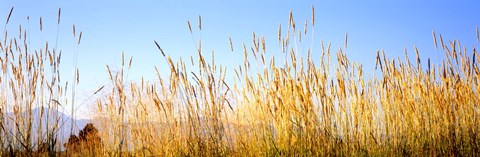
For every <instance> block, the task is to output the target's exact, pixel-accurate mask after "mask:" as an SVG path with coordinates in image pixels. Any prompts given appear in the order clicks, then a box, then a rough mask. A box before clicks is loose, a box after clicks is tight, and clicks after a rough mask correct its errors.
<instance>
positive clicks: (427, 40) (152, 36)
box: [0, 0, 480, 97]
mask: <svg viewBox="0 0 480 157" xmlns="http://www.w3.org/2000/svg"><path fill="white" fill-rule="evenodd" d="M479 4H480V2H477V1H446V0H438V1H432V0H428V1H427V0H425V1H415V0H402V1H379V0H375V1H353V0H351V1H348V0H344V1H274V0H263V1H254V0H247V1H193V0H184V1H153V0H152V1H140V2H139V1H124V0H120V1H118V0H116V1H112V0H105V1H94V0H85V1H24V0H20V1H5V0H4V1H1V2H0V19H2V20H4V19H6V16H7V15H8V12H9V10H10V8H11V7H12V6H14V7H15V9H14V12H13V14H12V17H11V21H10V23H9V25H8V26H7V30H9V31H11V32H17V30H18V25H19V24H21V25H22V26H24V27H26V26H27V21H26V17H27V16H30V20H31V21H30V26H29V27H30V31H29V32H30V33H31V42H32V46H33V47H35V46H34V45H35V44H39V43H43V42H44V41H45V40H48V41H49V42H50V43H53V42H54V41H55V38H56V30H57V25H56V21H57V12H58V8H59V7H60V8H61V9H62V17H61V20H62V21H61V25H60V29H59V32H60V35H59V43H58V48H61V49H62V50H63V54H62V58H63V61H62V64H63V65H62V69H63V71H66V72H65V73H64V76H62V77H63V78H64V79H70V78H71V71H72V64H71V62H72V60H73V56H72V54H73V52H74V45H75V44H74V43H75V42H76V39H74V38H73V37H72V25H73V24H75V26H76V29H77V33H78V32H79V31H83V36H82V42H81V44H80V45H79V47H78V54H79V55H78V66H79V69H80V79H81V80H80V84H79V92H80V93H83V95H89V94H91V93H92V92H93V91H95V90H96V89H97V88H98V87H100V86H102V85H105V84H108V83H109V81H108V73H107V72H106V68H105V65H106V64H109V65H110V66H111V67H113V69H116V68H117V69H118V68H120V64H121V53H122V52H125V55H126V56H127V57H129V56H133V58H134V62H133V67H132V69H131V71H130V74H129V79H133V80H138V79H140V78H141V77H142V76H143V77H145V78H146V79H154V78H155V73H154V65H157V66H159V68H160V69H161V70H162V72H164V74H165V76H167V75H168V71H167V70H168V67H167V65H166V64H165V62H164V59H163V58H162V56H161V54H160V53H159V51H158V49H157V48H156V47H155V44H154V43H153V40H156V41H157V42H159V44H160V45H161V46H162V48H163V49H164V50H165V52H166V53H167V54H169V55H171V56H172V57H173V58H174V59H178V58H180V57H182V58H183V59H184V60H186V59H188V58H189V56H191V55H195V54H196V48H195V42H194V41H195V40H196V41H198V40H199V38H200V37H201V39H202V42H203V48H204V52H210V51H211V50H212V49H214V50H215V54H216V55H215V57H216V60H217V63H219V64H223V65H227V66H228V65H237V64H240V63H241V62H242V61H243V59H242V58H241V55H236V54H241V53H242V51H241V43H242V42H245V43H246V45H250V43H251V34H252V31H255V33H256V34H257V36H265V39H266V41H267V53H268V54H270V55H274V56H277V55H279V56H283V54H282V53H281V52H280V51H278V49H279V44H278V43H277V29H278V25H279V24H281V25H282V28H286V26H287V23H288V16H289V12H290V11H292V12H293V15H294V18H295V20H296V21H297V23H298V24H299V25H300V26H303V22H304V21H305V20H309V21H310V18H311V7H312V5H313V6H314V7H315V28H314V29H315V35H314V39H313V40H314V48H315V49H317V50H319V48H318V47H319V43H320V40H323V41H324V42H326V43H328V42H332V48H335V49H334V50H336V48H337V47H340V46H343V42H344V36H345V33H346V32H348V36H349V39H348V49H347V50H346V51H345V52H346V53H347V56H348V57H349V59H350V60H353V61H357V62H360V63H362V64H363V65H364V67H365V69H366V71H368V70H372V69H373V67H374V63H375V54H376V51H377V50H382V49H383V50H385V53H386V55H387V56H389V57H401V58H403V57H404V56H403V49H404V48H407V51H408V52H410V53H413V46H414V45H416V46H417V47H418V49H419V51H420V53H421V54H420V55H421V57H422V59H426V58H427V57H431V58H432V61H433V63H438V60H437V58H436V57H437V56H440V59H441V57H442V56H443V52H441V51H437V50H435V48H434V46H433V39H432V35H431V33H432V31H435V32H437V33H441V34H442V36H443V39H444V40H446V41H448V40H453V39H458V40H460V41H461V42H462V44H464V46H466V47H467V49H471V47H472V46H476V47H478V46H479V43H478V42H476V39H475V27H476V26H478V25H479V24H480V16H479V15H480V14H479V13H478V6H479ZM199 15H201V17H202V31H201V32H199V31H198V30H194V36H193V38H192V36H191V34H190V32H189V31H188V28H187V25H186V21H187V20H190V22H191V23H192V26H193V27H194V28H196V27H195V26H196V25H197V18H198V16H199ZM40 16H41V17H42V18H43V25H44V30H43V33H39V30H38V23H39V22H38V21H39V20H38V19H39V17H40ZM309 31H310V30H309ZM284 33H285V32H284ZM309 34H310V33H309ZM229 35H230V36H231V37H232V40H233V43H234V49H235V50H236V52H235V53H234V54H232V53H231V52H230V50H229V41H228V37H229ZM309 40H311V39H309ZM308 46H310V45H309V44H307V45H304V46H301V47H300V49H305V48H306V47H308ZM37 48H38V47H37ZM334 52H335V51H334ZM313 53H314V54H319V53H320V52H319V51H316V52H313ZM208 54H209V53H208ZM410 56H412V55H410ZM232 68H233V67H232ZM232 68H229V69H232ZM80 95H82V94H80ZM86 97H88V96H86Z"/></svg>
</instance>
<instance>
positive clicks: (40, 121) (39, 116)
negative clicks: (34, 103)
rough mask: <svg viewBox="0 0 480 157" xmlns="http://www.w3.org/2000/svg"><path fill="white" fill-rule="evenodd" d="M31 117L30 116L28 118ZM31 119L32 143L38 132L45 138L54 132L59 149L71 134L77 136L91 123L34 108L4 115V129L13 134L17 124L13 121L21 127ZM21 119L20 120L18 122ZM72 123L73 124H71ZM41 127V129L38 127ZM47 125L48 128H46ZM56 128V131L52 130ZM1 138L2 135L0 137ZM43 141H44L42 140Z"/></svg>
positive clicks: (60, 113)
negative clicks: (29, 110)
mask: <svg viewBox="0 0 480 157" xmlns="http://www.w3.org/2000/svg"><path fill="white" fill-rule="evenodd" d="M29 115H31V116H29ZM30 117H31V119H32V120H31V122H32V131H31V136H32V142H36V141H37V140H38V137H39V132H40V131H41V132H42V136H43V137H46V136H47V133H51V132H52V131H55V134H56V135H57V141H58V142H57V145H58V146H59V147H60V148H63V143H65V142H66V141H67V140H68V138H69V137H70V135H71V133H73V134H78V132H79V130H81V129H83V128H84V127H85V126H86V125H87V124H88V123H90V122H91V120H89V119H75V120H74V119H73V118H72V117H70V116H68V115H66V114H64V113H63V112H61V111H58V110H54V109H50V110H48V108H45V107H43V108H36V109H33V110H32V111H31V112H28V111H24V112H21V113H19V114H17V115H15V114H14V113H12V112H9V113H7V114H6V115H4V117H3V118H4V120H5V125H4V126H5V127H6V130H8V131H9V132H11V133H13V132H16V130H17V127H16V126H17V124H15V121H16V122H18V123H19V124H18V125H19V126H22V122H23V123H25V125H26V124H27V122H28V121H29V120H27V118H30ZM18 119H21V120H18ZM72 122H73V123H72ZM40 125H41V127H40ZM47 125H48V128H47ZM54 128H56V129H54ZM1 136H3V135H1ZM44 140H45V139H44Z"/></svg>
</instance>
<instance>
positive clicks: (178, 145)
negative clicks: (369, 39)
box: [97, 8, 480, 156]
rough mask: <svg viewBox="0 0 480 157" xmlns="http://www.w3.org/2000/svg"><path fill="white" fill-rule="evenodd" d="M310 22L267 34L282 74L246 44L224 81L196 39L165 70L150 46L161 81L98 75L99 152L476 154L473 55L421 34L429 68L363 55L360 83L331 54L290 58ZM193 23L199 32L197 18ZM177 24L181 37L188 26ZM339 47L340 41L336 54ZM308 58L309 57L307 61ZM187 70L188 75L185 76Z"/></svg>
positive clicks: (356, 66) (342, 58) (324, 49)
mask: <svg viewBox="0 0 480 157" xmlns="http://www.w3.org/2000/svg"><path fill="white" fill-rule="evenodd" d="M312 12H313V8H312ZM312 14H313V13H312ZM313 21H314V17H312V20H311V21H310V22H309V21H306V22H305V26H304V28H303V30H302V29H298V27H297V26H298V25H297V26H296V25H295V23H296V22H295V20H294V19H293V17H292V13H290V18H289V24H288V26H287V29H286V30H283V29H282V27H281V26H280V27H279V33H278V41H279V44H280V45H282V50H281V51H282V52H283V53H284V55H285V58H283V59H284V62H283V63H282V64H278V60H279V59H278V58H275V57H281V56H278V55H273V56H270V57H267V56H268V55H267V51H266V49H265V38H264V37H258V36H255V33H253V35H252V36H253V37H252V43H251V46H249V47H247V46H246V45H245V44H243V55H244V63H243V65H240V66H238V67H235V66H233V67H235V68H234V69H233V70H231V71H227V68H226V67H227V66H229V67H230V66H231V65H219V64H216V63H215V59H214V52H211V57H210V54H209V53H206V52H204V51H203V49H202V44H201V43H202V42H201V39H200V40H199V41H198V43H196V45H197V49H198V50H197V52H198V53H197V56H195V57H191V58H190V59H191V60H190V61H184V60H182V59H180V60H179V61H173V60H172V59H171V58H170V56H169V55H168V52H167V53H165V52H164V51H163V49H162V48H161V46H160V44H159V43H157V42H156V41H155V42H154V43H155V44H156V46H157V47H158V49H159V51H160V53H161V54H162V56H163V57H164V61H160V62H164V63H167V66H169V67H170V74H169V75H165V74H162V73H160V72H159V71H158V70H157V71H156V73H157V75H158V79H157V80H156V81H153V82H148V81H144V80H142V81H141V82H133V81H127V80H125V79H124V78H125V69H124V67H125V63H124V61H122V68H121V70H120V71H118V72H113V71H111V70H110V69H109V68H108V66H107V68H108V72H109V75H110V78H111V82H112V88H111V92H110V94H108V95H107V96H106V98H100V99H99V100H98V104H97V106H98V108H99V110H98V112H99V114H98V115H101V116H100V117H101V118H103V120H104V122H105V124H103V125H100V126H101V128H105V130H104V131H103V137H105V138H106V139H104V140H106V142H107V143H108V144H107V145H108V146H109V147H108V148H106V149H105V151H106V152H107V153H109V154H112V155H115V154H117V155H121V154H123V153H124V152H126V151H128V152H130V153H131V155H167V156H230V155H231V156H290V155H302V156H303V155H305V156H324V155H346V156H357V155H362V156H363V155H368V156H370V155H386V154H396V155H455V156H458V155H462V156H463V155H467V156H471V155H475V154H477V155H478V153H479V152H480V149H479V148H480V147H479V146H480V142H479V140H478V139H479V137H480V134H479V133H478V132H479V129H480V127H479V125H478V120H479V118H480V116H479V106H478V105H479V102H480V100H479V95H478V91H479V90H480V87H479V76H480V74H479V64H478V62H477V61H478V59H480V58H479V57H480V56H479V55H478V54H477V52H476V49H475V48H473V49H471V50H470V49H469V50H468V51H467V49H466V48H464V47H463V45H461V44H460V42H459V41H449V42H448V43H444V42H443V39H442V37H441V35H440V38H437V37H436V34H435V33H433V38H434V43H435V45H436V46H437V39H439V40H440V42H439V44H440V45H441V50H443V51H444V55H445V56H444V59H443V60H442V61H441V62H440V63H437V64H432V63H430V59H428V60H427V62H425V61H423V60H421V59H420V57H419V53H420V52H418V50H417V49H416V48H415V57H414V58H413V60H412V59H411V58H409V56H408V54H407V53H405V59H391V58H387V57H386V56H385V54H384V52H383V51H382V52H380V51H379V52H377V55H376V56H372V57H376V68H375V71H374V72H364V71H363V68H362V65H361V64H360V63H356V62H352V61H350V60H349V59H348V58H347V55H346V54H345V53H344V52H343V50H342V48H339V49H338V50H332V49H331V48H330V47H331V46H330V44H328V45H324V44H323V43H321V49H320V50H317V51H313V50H312V49H311V48H309V49H307V52H301V51H299V50H298V49H297V45H301V44H302V43H304V42H308V41H305V40H306V38H305V36H307V29H308V28H313V24H314V22H313ZM198 23H199V26H198V30H201V24H200V17H199V22H198ZM308 23H309V24H310V25H308V26H307V24H308ZM187 25H188V28H189V31H190V32H191V33H192V37H193V32H194V31H193V30H192V26H191V25H190V21H187ZM310 26H312V27H310ZM195 31H196V30H195ZM285 32H286V35H283V36H282V34H283V33H285ZM312 32H313V31H312ZM312 36H313V34H312ZM347 38H348V34H345V45H344V48H347ZM229 42H230V48H231V50H232V51H233V45H232V40H231V39H230V38H229ZM312 43H313V41H312ZM312 47H313V46H312ZM271 53H275V52H271ZM312 53H316V54H321V55H320V57H319V58H313V57H311V56H312V55H311V54H312ZM207 54H208V55H207ZM277 54H281V52H280V53H277ZM300 54H307V55H300ZM252 56H253V57H252ZM193 58H198V60H196V61H195V60H193ZM280 60H281V59H280ZM275 61H277V62H275ZM425 63H427V64H425ZM130 64H131V60H130V63H129V66H130ZM187 65H188V66H195V67H196V70H193V71H189V70H187V68H186V67H187ZM253 65H256V66H253ZM129 66H128V67H129ZM127 69H128V68H127ZM226 75H229V76H234V77H235V78H234V83H227V82H232V81H230V80H226ZM365 75H368V76H369V77H366V76H365ZM111 135H114V136H111Z"/></svg>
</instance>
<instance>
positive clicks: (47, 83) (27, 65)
mask: <svg viewBox="0 0 480 157" xmlns="http://www.w3.org/2000/svg"><path fill="white" fill-rule="evenodd" d="M13 11H14V8H13V7H12V8H11V10H10V12H9V14H8V17H7V19H6V22H5V25H4V28H5V29H4V31H3V32H2V38H1V39H2V40H1V42H0V55H1V57H0V66H1V68H0V156H31V155H34V154H37V155H42V154H43V155H50V156H51V155H55V154H57V152H60V151H62V147H61V146H62V145H63V142H65V141H61V139H62V138H60V137H61V136H62V134H68V133H67V132H65V130H64V129H62V128H63V127H64V126H65V125H66V123H67V121H66V119H65V117H63V114H60V113H61V112H59V111H63V110H64V109H65V107H64V105H66V104H67V102H68V100H67V99H66V93H67V92H66V91H67V84H68V83H66V84H63V83H62V82H61V80H60V60H61V54H62V51H61V50H58V49H57V43H58V31H57V41H56V42H55V43H54V44H55V45H54V46H52V44H51V43H49V42H48V41H42V40H41V39H34V40H35V41H33V42H37V41H39V42H38V43H36V44H33V45H40V47H39V48H38V49H36V48H35V47H32V46H31V44H30V42H31V40H30V34H29V33H28V32H29V31H30V29H29V28H30V27H29V26H28V27H22V25H19V27H18V32H16V33H15V32H12V33H11V34H14V35H10V34H9V33H10V32H9V30H7V25H9V21H10V18H11V16H12V13H13ZM60 13H61V12H60V9H59V11H58V25H57V27H58V28H57V29H59V26H60ZM35 21H37V20H35ZM27 22H28V24H30V17H27ZM38 22H39V24H40V25H39V31H40V34H42V33H43V21H42V18H41V17H40V19H39V21H38ZM40 42H44V43H43V44H42V43H40ZM74 84H76V83H74Z"/></svg>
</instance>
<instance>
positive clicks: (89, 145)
mask: <svg viewBox="0 0 480 157" xmlns="http://www.w3.org/2000/svg"><path fill="white" fill-rule="evenodd" d="M64 146H65V148H67V152H70V153H89V154H94V153H95V152H96V150H102V149H103V144H102V139H101V138H100V136H98V130H97V128H95V126H93V124H92V123H88V124H87V125H86V126H85V127H84V128H83V130H81V131H80V133H79V134H78V136H76V135H73V134H72V135H70V138H69V139H68V141H67V143H65V144H64Z"/></svg>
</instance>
